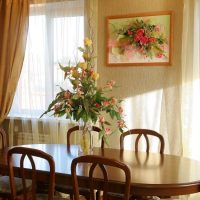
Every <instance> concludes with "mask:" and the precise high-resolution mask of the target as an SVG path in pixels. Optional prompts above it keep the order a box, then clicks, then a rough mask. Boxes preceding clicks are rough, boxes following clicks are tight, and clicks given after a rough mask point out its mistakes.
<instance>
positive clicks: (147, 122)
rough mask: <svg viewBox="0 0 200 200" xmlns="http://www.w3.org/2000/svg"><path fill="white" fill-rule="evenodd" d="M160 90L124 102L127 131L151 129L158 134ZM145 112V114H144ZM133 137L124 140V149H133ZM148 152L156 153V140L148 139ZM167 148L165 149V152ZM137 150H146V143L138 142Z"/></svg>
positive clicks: (157, 142)
mask: <svg viewBox="0 0 200 200" xmlns="http://www.w3.org/2000/svg"><path fill="white" fill-rule="evenodd" d="M162 95H163V91H162V90H157V91H152V92H149V93H145V94H141V95H138V96H135V97H130V98H127V99H125V100H124V102H123V107H124V112H125V113H126V117H125V121H126V123H127V124H126V125H127V127H129V129H132V128H143V129H152V130H155V131H157V132H158V133H160V119H161V102H162ZM144 111H145V112H144ZM135 139H136V137H135V136H131V135H130V136H127V137H126V138H125V140H124V143H125V148H126V149H134V144H135ZM150 143H151V146H150V148H151V149H150V151H151V152H158V149H159V148H160V146H159V145H160V144H159V141H158V139H157V138H155V137H150ZM166 148H167V147H165V152H166V151H167V150H166ZM139 149H140V150H141V151H145V150H146V142H145V140H144V138H143V140H141V141H140V146H139Z"/></svg>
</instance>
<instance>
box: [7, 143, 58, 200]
mask: <svg viewBox="0 0 200 200" xmlns="http://www.w3.org/2000/svg"><path fill="white" fill-rule="evenodd" d="M14 154H20V176H21V179H22V185H23V199H24V200H27V199H29V197H28V195H27V189H26V188H27V185H26V173H25V166H24V164H25V163H27V161H25V158H26V157H27V158H28V159H29V161H30V164H31V167H32V169H31V181H32V186H31V187H32V188H31V189H32V190H31V196H32V198H31V199H33V200H35V199H36V186H37V182H36V180H37V178H36V177H37V172H36V164H35V161H34V158H33V157H37V158H42V159H44V160H46V161H47V162H48V164H49V169H50V170H49V176H48V177H49V180H47V181H48V184H49V188H48V200H52V199H53V196H54V187H55V185H54V184H55V163H54V160H53V158H52V156H50V155H49V154H47V153H45V152H43V151H41V150H38V149H32V148H27V147H13V148H12V149H10V150H8V154H7V159H8V167H9V176H10V187H11V194H12V195H11V196H12V199H16V197H17V194H16V188H15V182H14V166H13V160H12V159H13V158H12V157H14V156H13V155H14Z"/></svg>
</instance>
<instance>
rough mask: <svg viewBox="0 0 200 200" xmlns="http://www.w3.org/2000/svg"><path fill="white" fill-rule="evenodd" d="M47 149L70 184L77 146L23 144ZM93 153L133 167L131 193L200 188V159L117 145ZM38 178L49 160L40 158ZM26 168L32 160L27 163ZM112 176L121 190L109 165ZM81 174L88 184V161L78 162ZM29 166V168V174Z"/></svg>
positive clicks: (1, 157) (59, 177) (1, 161)
mask: <svg viewBox="0 0 200 200" xmlns="http://www.w3.org/2000/svg"><path fill="white" fill-rule="evenodd" d="M22 146H23V145H22ZM24 146H26V147H31V148H36V149H40V150H43V151H45V152H46V153H48V154H50V155H52V156H53V158H54V160H55V163H56V183H59V184H66V185H71V161H72V160H73V159H74V158H75V157H77V156H78V146H75V145H74V146H73V145H72V146H70V148H67V146H66V145H63V144H32V145H24ZM6 152H7V150H5V151H0V173H3V172H4V173H7V161H6ZM93 154H95V155H101V156H105V157H109V158H115V159H117V160H120V161H122V162H124V163H126V164H127V165H128V166H129V168H130V170H131V176H132V177H131V194H135V195H145V196H147V195H156V196H175V195H184V194H191V193H197V192H200V162H199V161H196V160H191V159H188V158H184V157H179V156H173V155H165V154H164V155H161V154H156V153H149V154H147V153H145V152H139V153H136V152H134V151H127V150H124V151H120V150H118V149H109V148H105V149H104V150H102V149H101V148H94V152H93ZM36 162H37V164H36V166H37V168H38V169H39V174H40V175H39V178H40V180H41V181H45V179H46V177H47V176H48V173H47V172H48V165H47V163H45V162H43V161H41V160H37V161H36ZM18 164H19V163H18V157H17V156H16V157H15V158H14V165H15V166H16V169H15V172H16V173H17V174H18V173H19V170H18V168H17V166H18ZM26 167H27V168H28V167H29V164H28V163H27V166H26ZM108 170H109V176H110V179H111V180H112V181H111V183H110V184H109V187H110V189H111V190H112V191H113V192H122V190H123V181H124V179H123V177H124V176H123V174H122V172H120V171H117V170H114V169H108ZM77 172H78V175H79V180H80V185H82V186H83V185H84V187H87V186H88V179H87V177H86V173H87V172H88V165H79V167H78V170H77ZM28 173H30V170H27V174H28ZM96 176H97V179H96V182H95V185H96V187H97V189H98V186H99V185H100V184H101V183H102V182H101V178H100V177H101V174H98V171H97V173H96Z"/></svg>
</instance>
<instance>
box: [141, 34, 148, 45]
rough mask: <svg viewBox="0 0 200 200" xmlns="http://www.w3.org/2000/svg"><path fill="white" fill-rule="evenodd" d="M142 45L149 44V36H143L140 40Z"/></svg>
mask: <svg viewBox="0 0 200 200" xmlns="http://www.w3.org/2000/svg"><path fill="white" fill-rule="evenodd" d="M140 43H141V44H147V43H148V37H147V36H142V37H141V38H140Z"/></svg>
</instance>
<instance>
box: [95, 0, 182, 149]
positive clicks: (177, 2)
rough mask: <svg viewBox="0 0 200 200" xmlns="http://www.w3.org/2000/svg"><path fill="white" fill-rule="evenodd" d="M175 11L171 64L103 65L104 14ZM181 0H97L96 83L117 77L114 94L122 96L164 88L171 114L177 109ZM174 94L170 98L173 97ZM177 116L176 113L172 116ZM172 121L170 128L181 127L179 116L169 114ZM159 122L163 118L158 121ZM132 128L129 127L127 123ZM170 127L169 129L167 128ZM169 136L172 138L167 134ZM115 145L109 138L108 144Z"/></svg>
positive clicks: (104, 46) (104, 40)
mask: <svg viewBox="0 0 200 200" xmlns="http://www.w3.org/2000/svg"><path fill="white" fill-rule="evenodd" d="M164 10H172V11H174V33H173V34H174V39H173V58H172V65H171V66H169V67H166V66H150V67H149V66H148V67H141V66H136V67H108V66H106V64H105V63H106V57H105V50H106V34H105V32H106V30H105V20H106V19H105V18H106V16H112V15H123V14H133V13H144V12H153V11H164ZM182 14H183V1H182V0H137V1H136V0H99V1H98V31H97V32H98V36H97V38H98V48H97V49H98V61H97V69H98V72H99V73H100V77H101V79H100V82H99V84H100V85H102V84H104V83H105V82H106V81H107V80H110V79H113V80H116V82H117V84H118V85H120V88H118V89H117V90H116V91H115V92H113V94H114V95H116V96H117V97H119V98H121V99H125V98H127V97H134V96H137V95H140V94H144V93H146V92H150V91H155V90H159V89H165V104H166V105H165V107H166V109H167V108H169V107H170V108H171V111H170V112H171V115H173V112H175V111H177V113H178V112H179V113H180V103H179V98H180V96H179V94H180V90H179V89H180V88H179V82H180V80H181V42H182V41H181V39H182ZM172 98H173V100H172ZM174 117H177V119H178V118H179V116H174ZM167 120H168V123H171V126H170V127H169V129H171V131H172V130H176V131H180V119H178V120H177V123H176V124H172V120H174V119H171V118H170V117H169V118H168V119H167ZM161 123H162V122H161ZM129 128H132V127H129ZM169 131H170V130H169ZM168 139H169V140H172V138H168ZM112 145H113V146H115V147H116V145H115V144H114V142H111V146H112Z"/></svg>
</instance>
